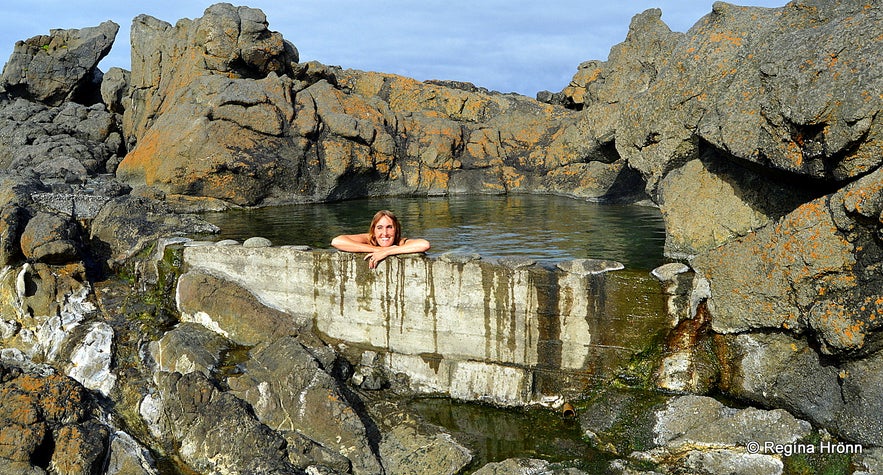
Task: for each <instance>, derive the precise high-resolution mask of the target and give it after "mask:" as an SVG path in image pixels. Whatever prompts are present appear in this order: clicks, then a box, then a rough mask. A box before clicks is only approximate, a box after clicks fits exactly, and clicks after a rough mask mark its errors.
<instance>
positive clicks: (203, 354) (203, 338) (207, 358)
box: [149, 322, 231, 377]
mask: <svg viewBox="0 0 883 475" xmlns="http://www.w3.org/2000/svg"><path fill="white" fill-rule="evenodd" d="M230 347H231V343H230V342H229V341H228V340H227V339H225V338H224V337H222V336H221V335H219V334H217V333H215V332H213V331H211V330H209V329H207V328H205V327H204V326H202V325H199V324H197V323H189V322H183V323H181V324H179V325H178V326H177V327H175V328H174V329H172V330H170V331H168V332H166V333H165V334H164V335H163V337H162V338H160V339H159V340H157V341H153V342H150V344H149V349H150V354H151V356H152V357H153V360H154V361H155V362H156V365H157V370H159V371H165V372H169V373H171V372H178V373H181V374H187V373H190V372H193V371H199V372H201V373H203V374H204V375H206V376H207V377H211V376H212V375H213V373H214V372H215V371H216V370H217V369H218V367H219V366H220V364H221V361H222V358H223V356H224V354H225V353H226V352H227V351H228V350H229V349H230Z"/></svg>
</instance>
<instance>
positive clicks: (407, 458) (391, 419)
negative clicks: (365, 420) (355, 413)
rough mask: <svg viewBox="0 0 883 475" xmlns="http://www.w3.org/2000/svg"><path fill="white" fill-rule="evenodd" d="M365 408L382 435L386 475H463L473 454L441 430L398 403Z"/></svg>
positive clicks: (375, 403) (382, 402)
mask: <svg viewBox="0 0 883 475" xmlns="http://www.w3.org/2000/svg"><path fill="white" fill-rule="evenodd" d="M366 408H367V411H368V413H369V414H370V415H371V418H372V420H374V421H376V423H377V427H378V429H379V430H380V432H381V434H382V439H381V440H380V443H379V446H378V450H379V453H380V456H381V460H382V461H383V467H384V469H385V470H386V473H402V474H419V473H425V471H426V468H427V467H432V468H433V471H434V472H433V473H438V474H455V473H461V472H462V471H463V469H464V468H465V467H467V466H468V465H469V463H470V462H471V461H472V457H473V454H472V453H471V452H470V451H469V449H467V448H466V447H464V446H463V445H462V444H461V443H460V442H459V441H457V440H456V439H454V437H452V436H451V435H450V434H448V433H447V432H445V431H444V430H442V429H441V428H439V427H437V426H434V425H432V424H428V423H426V422H424V421H423V420H422V419H420V418H419V417H417V416H416V415H414V414H413V413H412V412H411V411H410V410H408V409H407V408H406V407H404V406H403V405H402V404H400V403H399V402H397V401H395V400H391V399H387V398H383V399H379V400H373V401H371V400H369V401H367V402H366Z"/></svg>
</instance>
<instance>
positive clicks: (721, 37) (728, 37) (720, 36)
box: [708, 32, 744, 46]
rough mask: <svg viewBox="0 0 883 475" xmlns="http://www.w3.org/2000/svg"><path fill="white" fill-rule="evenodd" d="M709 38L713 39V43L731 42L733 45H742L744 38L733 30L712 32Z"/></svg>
mask: <svg viewBox="0 0 883 475" xmlns="http://www.w3.org/2000/svg"><path fill="white" fill-rule="evenodd" d="M708 40H709V41H711V42H712V43H722V42H726V43H730V44H731V45H733V46H742V42H743V40H744V39H743V38H742V37H740V36H737V35H736V34H734V33H733V32H730V33H723V32H720V33H712V34H711V35H709V37H708Z"/></svg>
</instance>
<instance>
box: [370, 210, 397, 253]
mask: <svg viewBox="0 0 883 475" xmlns="http://www.w3.org/2000/svg"><path fill="white" fill-rule="evenodd" d="M372 232H373V233H374V239H375V240H376V241H377V245H378V246H380V247H389V246H392V245H393V244H395V236H396V227H395V223H393V222H392V219H390V217H389V216H383V217H382V218H380V219H379V220H377V223H375V224H374V229H373V231H372Z"/></svg>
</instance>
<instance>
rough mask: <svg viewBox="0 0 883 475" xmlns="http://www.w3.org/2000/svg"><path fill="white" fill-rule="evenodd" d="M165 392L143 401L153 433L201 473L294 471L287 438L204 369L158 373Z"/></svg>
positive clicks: (192, 468) (274, 472) (142, 408)
mask: <svg viewBox="0 0 883 475" xmlns="http://www.w3.org/2000/svg"><path fill="white" fill-rule="evenodd" d="M155 382H156V385H157V388H158V390H159V392H158V393H157V394H155V395H153V396H147V398H146V399H145V401H143V402H142V405H141V413H142V415H146V416H147V417H146V422H147V423H148V425H149V427H150V429H151V432H152V433H153V434H154V436H156V437H158V438H160V439H161V440H162V441H163V442H164V444H165V445H166V446H167V447H168V448H169V449H170V451H172V450H171V449H173V448H174V447H180V448H179V449H178V450H177V454H178V456H179V457H180V458H181V460H182V461H183V462H184V463H186V464H187V465H188V466H189V467H190V469H191V470H194V471H196V472H198V473H229V474H243V475H244V474H248V473H266V474H288V473H298V471H297V470H296V469H295V467H293V466H292V465H291V464H290V463H289V462H288V454H287V452H286V449H285V446H286V443H285V440H284V439H283V438H282V437H281V436H279V435H278V434H277V433H276V432H275V431H273V430H272V429H270V428H269V427H267V426H266V425H264V424H262V423H261V422H260V421H258V420H257V419H256V418H255V416H254V414H253V412H252V410H251V408H250V407H249V406H248V404H246V403H245V402H243V401H242V400H240V399H238V398H236V397H235V396H234V395H232V394H230V393H228V392H225V391H221V390H220V389H218V388H217V387H216V386H215V385H213V384H212V383H211V382H210V381H209V380H207V379H206V377H205V375H203V374H202V373H200V372H192V373H188V374H186V375H181V374H180V373H166V372H158V373H156V375H155Z"/></svg>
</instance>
